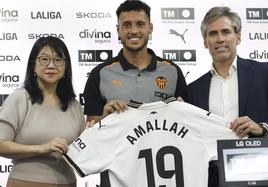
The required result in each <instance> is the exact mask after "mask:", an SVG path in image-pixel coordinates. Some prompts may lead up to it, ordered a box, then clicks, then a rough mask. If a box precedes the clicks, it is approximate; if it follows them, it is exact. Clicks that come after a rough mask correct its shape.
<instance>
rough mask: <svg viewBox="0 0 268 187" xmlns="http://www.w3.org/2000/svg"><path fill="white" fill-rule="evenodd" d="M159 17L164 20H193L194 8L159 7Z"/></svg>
mask: <svg viewBox="0 0 268 187" xmlns="http://www.w3.org/2000/svg"><path fill="white" fill-rule="evenodd" d="M161 18H162V19H164V20H167V19H168V20H178V19H179V20H193V19H194V8H161Z"/></svg>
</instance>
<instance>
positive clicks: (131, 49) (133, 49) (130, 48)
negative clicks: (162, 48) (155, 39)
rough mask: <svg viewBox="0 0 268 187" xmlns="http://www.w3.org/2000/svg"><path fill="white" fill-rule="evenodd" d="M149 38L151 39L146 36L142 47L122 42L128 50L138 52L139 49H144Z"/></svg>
mask: <svg viewBox="0 0 268 187" xmlns="http://www.w3.org/2000/svg"><path fill="white" fill-rule="evenodd" d="M148 40H149V38H146V39H145V41H144V43H143V44H142V45H141V46H140V47H137V48H134V47H129V46H127V45H126V42H125V41H122V44H123V46H124V47H125V48H126V49H127V50H129V51H131V52H138V51H141V50H142V49H144V47H146V46H147V43H148Z"/></svg>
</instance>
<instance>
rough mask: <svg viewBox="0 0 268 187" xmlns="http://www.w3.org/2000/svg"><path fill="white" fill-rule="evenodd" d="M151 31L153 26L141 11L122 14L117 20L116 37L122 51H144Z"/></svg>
mask: <svg viewBox="0 0 268 187" xmlns="http://www.w3.org/2000/svg"><path fill="white" fill-rule="evenodd" d="M152 31H153V25H152V23H150V20H149V17H148V16H147V15H146V13H145V12H144V11H143V10H141V11H127V12H122V13H121V14H120V16H119V18H118V25H117V32H118V36H119V37H120V39H121V42H122V44H123V47H124V49H126V50H129V51H131V52H137V51H141V50H143V49H145V48H146V46H147V43H148V40H149V35H150V34H151V33H152Z"/></svg>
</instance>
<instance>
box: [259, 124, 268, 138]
mask: <svg viewBox="0 0 268 187" xmlns="http://www.w3.org/2000/svg"><path fill="white" fill-rule="evenodd" d="M259 126H260V127H261V128H262V135H261V137H267V136H268V124H267V123H264V122H262V123H259Z"/></svg>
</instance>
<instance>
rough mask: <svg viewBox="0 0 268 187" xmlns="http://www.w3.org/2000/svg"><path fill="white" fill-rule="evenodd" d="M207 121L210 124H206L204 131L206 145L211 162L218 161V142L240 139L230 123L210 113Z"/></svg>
mask: <svg viewBox="0 0 268 187" xmlns="http://www.w3.org/2000/svg"><path fill="white" fill-rule="evenodd" d="M207 119H208V120H209V121H210V123H207V124H204V125H205V128H203V129H202V132H203V137H204V141H205V145H206V146H207V150H208V154H209V156H210V159H211V160H217V159H218V156H217V140H220V139H221V140H222V139H238V138H239V137H238V136H237V135H236V133H234V132H233V131H232V130H231V129H230V128H229V127H230V123H229V121H228V120H227V119H224V118H222V117H220V116H218V115H215V114H212V113H209V115H207Z"/></svg>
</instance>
